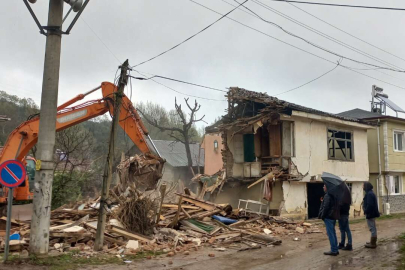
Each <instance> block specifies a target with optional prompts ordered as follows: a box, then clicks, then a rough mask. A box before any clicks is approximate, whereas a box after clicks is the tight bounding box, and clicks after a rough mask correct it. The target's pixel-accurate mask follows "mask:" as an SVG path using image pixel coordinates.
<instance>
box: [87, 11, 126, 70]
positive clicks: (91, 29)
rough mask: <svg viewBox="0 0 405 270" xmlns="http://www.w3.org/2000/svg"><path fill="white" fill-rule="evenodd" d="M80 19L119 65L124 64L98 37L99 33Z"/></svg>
mask: <svg viewBox="0 0 405 270" xmlns="http://www.w3.org/2000/svg"><path fill="white" fill-rule="evenodd" d="M80 19H81V20H82V21H83V22H84V24H85V25H87V27H88V28H89V29H90V31H91V32H93V34H94V35H95V36H96V37H97V38H98V40H100V42H101V44H103V45H104V47H105V48H106V49H107V51H109V52H110V53H111V55H112V56H114V58H115V59H117V61H118V63H120V64H122V62H121V61H120V60H119V59H118V57H117V56H116V55H115V54H114V53H113V52H112V51H111V50H110V48H109V47H108V46H107V44H105V43H104V41H103V40H102V39H101V38H100V37H99V36H98V35H97V33H96V32H95V31H94V30H93V28H91V27H90V25H89V24H88V23H87V22H86V21H85V20H84V19H83V18H82V17H80Z"/></svg>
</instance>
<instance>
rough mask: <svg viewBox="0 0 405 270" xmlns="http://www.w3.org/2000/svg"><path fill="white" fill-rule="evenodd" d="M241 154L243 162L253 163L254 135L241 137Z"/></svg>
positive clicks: (254, 157)
mask: <svg viewBox="0 0 405 270" xmlns="http://www.w3.org/2000/svg"><path fill="white" fill-rule="evenodd" d="M243 152H244V161H245V162H253V161H255V159H256V156H255V136H254V134H244V135H243Z"/></svg>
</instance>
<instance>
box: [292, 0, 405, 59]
mask: <svg viewBox="0 0 405 270" xmlns="http://www.w3.org/2000/svg"><path fill="white" fill-rule="evenodd" d="M287 3H288V4H290V5H291V6H293V7H295V8H297V9H299V10H301V11H302V12H304V13H306V14H308V15H309V16H312V17H314V18H315V19H317V20H319V21H321V22H323V23H325V24H327V25H329V26H331V27H333V28H335V29H337V30H339V31H341V32H343V33H345V34H347V35H349V36H351V37H352V38H355V39H357V40H359V41H361V42H363V43H366V44H368V45H370V46H372V47H374V48H376V49H378V50H380V51H383V52H385V53H387V54H389V55H392V56H394V57H396V58H398V59H401V60H403V61H405V59H404V58H402V57H400V56H398V55H395V54H393V53H390V52H389V51H387V50H384V49H382V48H380V47H377V46H375V45H373V44H371V43H370V42H367V41H365V40H364V39H361V38H359V37H356V36H355V35H352V34H350V33H349V32H347V31H345V30H343V29H341V28H339V27H337V26H335V25H333V24H331V23H329V22H327V21H325V20H323V19H321V18H319V17H317V16H315V15H314V14H312V13H310V12H308V11H306V10H304V9H302V8H300V7H297V6H296V5H294V4H291V3H290V2H287Z"/></svg>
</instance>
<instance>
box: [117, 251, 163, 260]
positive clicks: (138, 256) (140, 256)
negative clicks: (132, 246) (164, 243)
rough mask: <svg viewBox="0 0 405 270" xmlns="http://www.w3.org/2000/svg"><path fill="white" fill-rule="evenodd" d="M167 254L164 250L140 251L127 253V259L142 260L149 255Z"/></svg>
mask: <svg viewBox="0 0 405 270" xmlns="http://www.w3.org/2000/svg"><path fill="white" fill-rule="evenodd" d="M162 254H165V252H163V251H140V252H137V253H136V254H133V255H125V259H126V260H130V261H131V260H141V259H145V258H147V257H152V258H153V257H156V256H159V255H162Z"/></svg>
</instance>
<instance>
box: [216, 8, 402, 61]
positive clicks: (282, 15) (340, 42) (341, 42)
mask: <svg viewBox="0 0 405 270" xmlns="http://www.w3.org/2000/svg"><path fill="white" fill-rule="evenodd" d="M223 1H225V0H223ZM253 2H254V3H255V4H257V5H259V6H261V7H263V8H265V9H267V10H269V11H271V12H273V13H276V14H277V15H279V16H281V17H283V18H285V19H287V20H289V21H291V22H293V23H295V24H298V25H300V26H301V27H303V28H305V29H307V30H309V31H311V32H314V33H316V34H318V35H320V36H322V37H324V38H326V39H328V40H331V41H333V42H335V43H337V44H339V45H341V46H343V47H345V48H348V49H350V50H352V51H355V52H357V53H359V54H361V55H363V56H366V57H368V58H370V59H373V60H375V61H377V62H379V63H382V64H385V65H388V66H391V67H396V68H400V69H401V67H399V66H396V65H394V64H391V63H389V62H387V61H384V60H383V59H380V58H378V57H376V56H374V55H371V54H369V53H367V52H365V51H363V50H361V49H358V48H356V47H353V46H351V45H349V44H347V43H345V42H343V41H341V40H338V39H336V38H334V37H332V36H330V35H328V34H326V33H324V32H321V31H319V30H317V29H315V28H313V27H311V26H309V25H307V24H304V23H302V22H300V21H298V20H296V19H294V18H292V17H290V16H288V15H286V14H285V13H282V12H281V11H278V10H276V9H274V8H272V7H270V6H269V5H266V4H264V3H263V2H260V1H258V0H253Z"/></svg>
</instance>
